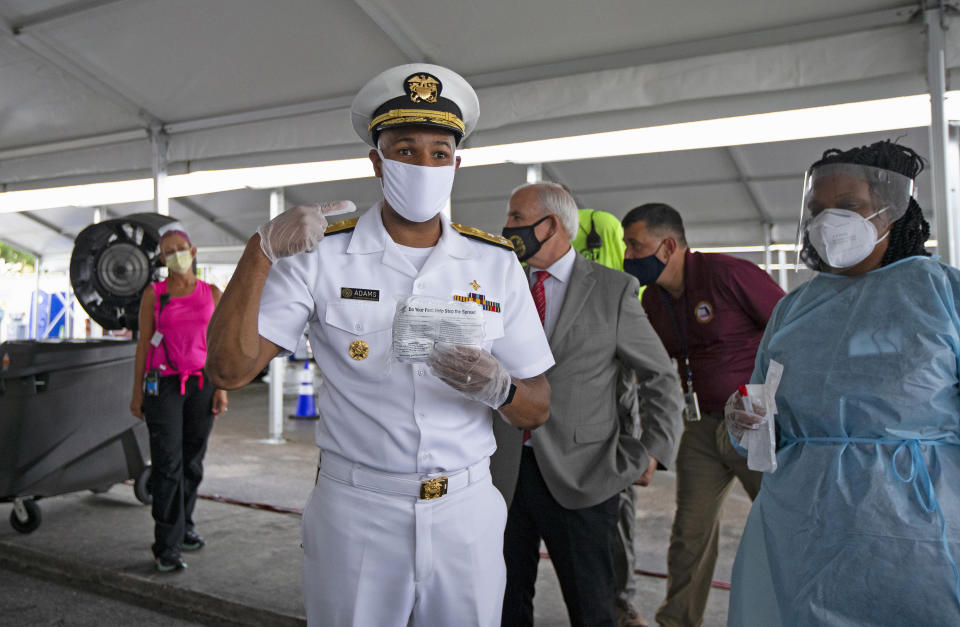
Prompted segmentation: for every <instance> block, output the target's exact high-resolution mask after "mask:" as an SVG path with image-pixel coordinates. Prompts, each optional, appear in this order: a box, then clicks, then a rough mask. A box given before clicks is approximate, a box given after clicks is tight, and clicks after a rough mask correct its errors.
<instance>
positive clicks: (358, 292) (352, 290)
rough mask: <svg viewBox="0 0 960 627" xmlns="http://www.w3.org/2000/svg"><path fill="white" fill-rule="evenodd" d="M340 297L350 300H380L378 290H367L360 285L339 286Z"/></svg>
mask: <svg viewBox="0 0 960 627" xmlns="http://www.w3.org/2000/svg"><path fill="white" fill-rule="evenodd" d="M340 298H348V299H350V300H375V301H379V300H380V290H368V289H364V288H360V287H341V288H340Z"/></svg>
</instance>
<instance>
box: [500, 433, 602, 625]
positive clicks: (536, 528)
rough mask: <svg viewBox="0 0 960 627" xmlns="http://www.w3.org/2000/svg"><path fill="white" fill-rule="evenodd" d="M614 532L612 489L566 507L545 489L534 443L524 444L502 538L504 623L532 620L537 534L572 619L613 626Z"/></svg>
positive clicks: (537, 557) (573, 621)
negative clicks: (591, 501)
mask: <svg viewBox="0 0 960 627" xmlns="http://www.w3.org/2000/svg"><path fill="white" fill-rule="evenodd" d="M616 533H617V495H616V494H615V495H613V496H612V497H610V498H609V499H607V500H606V501H603V502H602V503H599V504H597V505H594V506H592V507H585V508H583V509H566V508H565V507H563V506H561V505H560V504H559V503H557V502H556V500H554V498H553V496H552V495H551V494H550V491H549V490H548V489H547V484H546V483H545V482H544V481H543V476H542V475H541V474H540V468H539V467H538V466H537V460H536V457H535V455H534V452H533V449H532V448H530V447H529V446H525V447H523V454H522V457H521V459H520V473H519V477H518V479H517V489H516V492H515V493H514V495H513V502H512V503H511V504H510V511H509V513H508V515H507V528H506V531H505V534H504V542H503V554H504V559H505V560H506V563H507V589H506V594H505V596H504V599H503V623H502V625H503V627H515V626H528V625H533V594H534V589H535V584H536V580H537V566H538V564H539V562H540V538H543V541H544V542H545V543H546V545H547V551H548V552H549V553H550V559H551V561H552V562H553V567H554V569H555V570H556V571H557V579H558V580H559V581H560V590H561V592H562V593H563V600H564V602H565V603H566V605H567V614H568V616H569V617H570V624H571V625H573V626H574V627H580V626H590V627H595V626H601V625H602V626H605V627H606V626H609V627H614V626H615V625H616V624H617V618H616V610H615V607H616V598H617V592H616V585H615V583H614V570H613V543H614V541H615V538H616Z"/></svg>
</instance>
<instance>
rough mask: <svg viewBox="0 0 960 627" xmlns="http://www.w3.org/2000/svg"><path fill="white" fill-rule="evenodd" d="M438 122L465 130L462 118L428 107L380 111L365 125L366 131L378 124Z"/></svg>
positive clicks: (394, 124) (458, 129)
mask: <svg viewBox="0 0 960 627" xmlns="http://www.w3.org/2000/svg"><path fill="white" fill-rule="evenodd" d="M418 123H420V124H423V123H430V124H439V125H441V126H447V127H449V128H452V129H454V130H457V131H460V133H464V132H465V131H466V128H467V127H466V125H465V124H464V123H463V120H461V119H460V118H458V117H457V116H456V115H455V114H453V113H450V112H448V111H433V110H430V109H391V110H390V111H387V112H386V113H381V114H380V115H378V116H377V117H375V118H373V120H372V121H371V122H370V125H369V126H368V127H367V130H368V131H372V130H373V129H374V128H376V127H378V126H397V125H399V124H418Z"/></svg>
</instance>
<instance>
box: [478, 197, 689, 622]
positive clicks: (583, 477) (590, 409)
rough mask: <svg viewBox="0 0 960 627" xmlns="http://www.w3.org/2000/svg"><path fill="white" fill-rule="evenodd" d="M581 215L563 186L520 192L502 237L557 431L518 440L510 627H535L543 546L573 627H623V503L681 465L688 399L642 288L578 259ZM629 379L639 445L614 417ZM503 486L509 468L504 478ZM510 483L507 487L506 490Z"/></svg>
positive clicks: (507, 545) (507, 607) (510, 541)
mask: <svg viewBox="0 0 960 627" xmlns="http://www.w3.org/2000/svg"><path fill="white" fill-rule="evenodd" d="M577 225H578V217H577V206H576V203H575V202H574V200H573V198H572V196H571V195H570V194H569V193H568V192H567V191H566V190H564V189H563V187H561V186H560V185H556V184H554V183H536V184H529V185H523V186H521V187H519V188H517V189H516V190H514V192H513V194H512V195H511V197H510V204H509V210H508V213H507V223H506V227H505V228H504V229H503V235H504V237H506V238H508V239H510V240H511V241H512V242H513V244H514V249H515V251H516V253H517V255H518V256H519V257H520V260H521V261H526V262H527V264H529V266H530V270H531V273H530V279H531V292H532V295H533V300H534V303H535V304H536V306H537V311H538V313H539V314H540V318H541V321H542V322H543V325H544V330H545V331H546V334H547V337H548V338H549V341H550V348H551V350H552V351H553V355H554V358H555V359H556V365H555V366H554V367H553V368H551V369H550V370H548V371H547V380H548V381H549V382H550V386H551V390H552V391H551V397H550V419H549V420H548V421H547V422H546V423H545V424H544V426H542V427H541V428H539V429H537V430H536V431H534V432H532V433H530V432H524V433H523V435H522V436H521V434H520V433H519V432H516V431H514V433H513V438H514V441H513V442H510V441H508V439H507V438H505V437H502V436H503V435H504V431H503V430H502V429H500V430H499V431H500V434H501V438H500V440H499V442H498V445H499V446H500V447H503V448H504V449H505V450H507V451H509V450H510V449H512V448H513V447H515V446H516V444H517V443H518V442H517V441H516V440H518V439H522V440H523V445H522V446H521V447H520V449H521V451H522V452H521V454H520V456H519V457H520V460H519V470H518V471H517V472H516V473H515V474H513V475H512V476H513V477H516V482H515V486H514V490H513V492H512V501H511V503H510V509H509V514H508V516H507V527H506V531H505V537H504V557H505V559H506V563H507V589H506V595H505V598H504V605H503V625H504V626H505V627H511V626H513V625H532V624H533V593H534V584H535V581H536V576H537V564H538V562H539V547H540V540H541V538H542V539H543V541H544V542H545V543H546V545H547V550H548V551H549V553H550V557H551V559H552V561H553V565H554V568H555V569H556V571H557V578H558V579H559V581H560V588H561V591H562V593H563V598H564V601H565V602H566V605H567V612H568V614H569V617H570V622H571V624H572V625H574V626H577V625H591V626H594V625H609V626H611V627H612V626H614V625H616V613H615V602H616V586H615V582H614V567H613V547H614V543H615V541H616V533H617V506H618V494H619V493H620V491H621V490H622V489H624V488H625V487H627V486H629V485H630V484H633V483H637V484H639V485H648V484H649V483H650V480H651V479H652V478H653V474H654V472H655V471H656V469H657V467H658V466H662V467H666V466H667V465H669V464H671V463H672V462H673V459H674V456H675V455H676V448H677V442H678V439H679V435H680V432H681V427H682V425H681V419H680V416H681V407H682V392H681V389H680V381H679V379H678V378H677V374H676V371H675V370H674V368H673V367H672V366H671V363H670V359H669V357H668V356H667V353H666V351H665V350H664V348H663V345H662V344H661V342H660V339H659V337H658V336H657V334H656V333H655V332H654V330H653V328H652V327H651V326H650V324H649V322H648V321H647V318H646V315H645V314H644V311H643V308H642V307H641V306H640V301H639V300H638V298H637V294H638V291H639V284H638V283H637V281H636V279H634V278H633V277H631V276H629V275H627V274H625V273H623V272H618V271H616V270H611V269H609V268H606V267H604V266H601V265H599V264H596V263H594V262H592V261H589V260H587V259H584V258H583V257H581V256H580V255H577V254H576V252H575V251H574V250H573V248H571V246H570V241H571V240H572V239H573V238H574V237H575V236H576V233H577ZM624 369H630V370H633V371H634V372H635V373H636V378H637V390H638V395H639V401H640V415H641V416H643V423H642V431H641V433H640V436H639V437H636V435H635V434H634V433H633V432H631V430H630V428H629V427H628V426H625V425H624V424H623V421H621V419H620V415H619V412H618V398H617V392H618V388H617V383H618V380H619V379H620V377H621V374H622V372H623V370H624ZM497 474H498V482H499V483H501V484H503V482H504V477H505V476H506V477H510V476H511V475H510V474H509V473H504V472H503V468H498V472H497ZM508 481H509V480H508Z"/></svg>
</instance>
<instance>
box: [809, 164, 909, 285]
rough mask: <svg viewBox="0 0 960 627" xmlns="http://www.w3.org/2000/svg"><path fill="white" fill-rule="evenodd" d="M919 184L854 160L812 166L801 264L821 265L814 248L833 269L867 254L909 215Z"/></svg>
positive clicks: (889, 171) (812, 267) (818, 268)
mask: <svg viewBox="0 0 960 627" xmlns="http://www.w3.org/2000/svg"><path fill="white" fill-rule="evenodd" d="M915 194H916V183H915V182H914V180H913V179H911V178H910V177H908V176H905V175H903V174H899V173H897V172H893V171H891V170H885V169H883V168H876V167H873V166H867V165H857V164H853V163H831V164H827V165H821V166H817V167H816V168H813V169H810V170H807V171H806V173H804V179H803V204H802V205H801V208H800V222H799V226H798V228H797V265H799V264H800V263H801V262H802V263H803V264H804V265H806V266H807V267H808V268H810V269H811V270H817V271H819V270H821V269H822V268H821V267H819V265H818V264H817V262H816V258H815V257H812V256H811V254H810V253H811V251H815V252H816V256H818V257H819V258H820V260H821V261H823V263H825V264H826V265H827V266H828V267H829V268H832V269H843V268H848V267H851V266H853V265H856V264H857V263H859V262H860V261H862V260H863V259H865V258H866V257H867V256H869V254H870V253H871V252H872V251H873V249H874V247H876V245H877V243H878V242H879V241H880V240H881V239H883V238H884V237H886V234H887V233H888V231H889V228H890V226H891V225H892V224H893V223H894V222H896V221H897V220H899V219H900V218H902V217H903V214H905V213H906V212H907V208H908V207H909V205H910V198H912V197H915Z"/></svg>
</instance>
